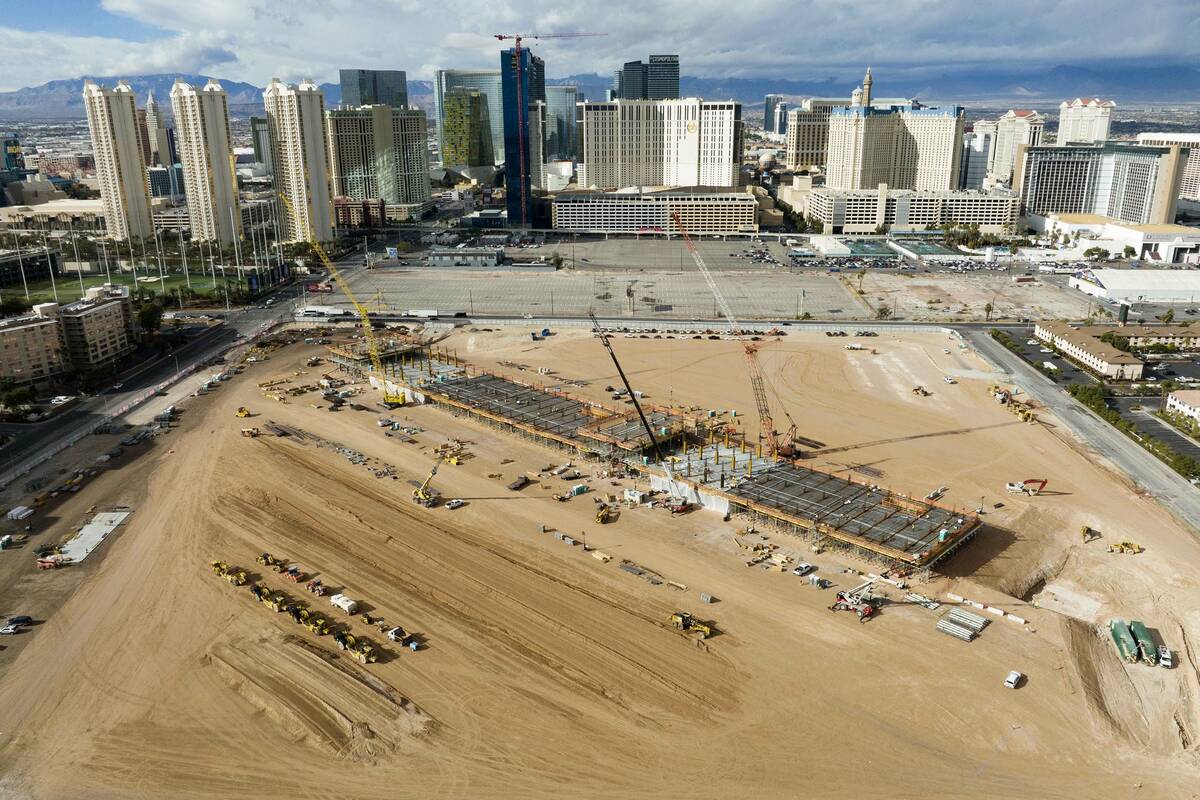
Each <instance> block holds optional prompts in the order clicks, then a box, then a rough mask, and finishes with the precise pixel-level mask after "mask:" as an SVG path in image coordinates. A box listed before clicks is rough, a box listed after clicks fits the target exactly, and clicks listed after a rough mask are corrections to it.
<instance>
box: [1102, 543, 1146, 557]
mask: <svg viewBox="0 0 1200 800" xmlns="http://www.w3.org/2000/svg"><path fill="white" fill-rule="evenodd" d="M1108 552H1110V553H1129V554H1130V555H1134V556H1136V555H1137V554H1138V553H1140V552H1142V546H1141V545H1140V544H1138V543H1137V542H1114V543H1113V544H1110V545H1109V546H1108Z"/></svg>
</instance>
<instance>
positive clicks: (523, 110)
mask: <svg viewBox="0 0 1200 800" xmlns="http://www.w3.org/2000/svg"><path fill="white" fill-rule="evenodd" d="M493 36H495V37H496V38H497V39H499V40H500V41H502V42H503V41H504V40H505V39H512V40H513V56H514V59H515V60H516V62H517V63H516V75H517V80H516V84H517V119H518V123H517V142H518V144H517V151H518V153H517V156H518V157H517V161H518V163H519V165H520V171H519V172H518V173H517V174H518V175H519V176H520V181H521V224H522V225H527V224H528V222H529V221H528V219H527V218H526V209H527V208H528V207H529V206H528V200H527V198H526V196H525V191H526V190H525V184H526V181H527V178H528V174H529V168H528V166H527V165H526V163H525V160H526V159H525V126H524V125H522V124H520V118H521V115H522V114H524V115H526V118H528V114H529V109H528V108H527V107H526V100H525V98H524V97H523V95H522V92H521V41H522V40H524V39H575V38H579V37H583V36H608V34H607V33H581V32H567V33H496V34H493ZM505 158H506V159H507V158H508V155H507V154H505ZM511 223H512V220H509V224H511Z"/></svg>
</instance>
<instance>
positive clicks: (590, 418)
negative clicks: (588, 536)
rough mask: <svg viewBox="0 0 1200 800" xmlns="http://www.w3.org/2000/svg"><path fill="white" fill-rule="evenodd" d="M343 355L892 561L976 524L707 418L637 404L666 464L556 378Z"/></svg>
mask: <svg viewBox="0 0 1200 800" xmlns="http://www.w3.org/2000/svg"><path fill="white" fill-rule="evenodd" d="M353 355H354V354H353V353H351V352H350V351H347V350H346V349H345V348H330V350H329V357H330V360H331V361H332V362H334V363H335V364H337V365H338V366H339V367H340V368H342V369H343V370H345V371H347V372H350V373H351V374H353V375H355V376H357V377H360V378H366V379H368V380H369V381H370V382H371V384H372V385H373V386H374V387H376V388H381V389H382V388H386V389H387V390H388V391H389V392H394V393H397V394H403V395H404V396H405V397H406V399H407V400H408V401H409V402H417V403H435V404H439V405H443V406H446V407H447V408H448V409H450V410H452V411H453V412H454V413H457V414H462V415H465V416H469V417H472V418H474V419H476V420H479V421H483V422H485V423H486V424H489V425H491V426H493V427H497V428H499V429H501V430H505V431H507V432H510V433H513V434H517V435H521V436H523V437H525V438H529V439H532V440H533V441H537V442H539V443H542V444H549V445H551V446H554V447H558V448H566V449H569V450H573V451H577V452H580V453H583V454H585V455H589V456H591V457H595V458H620V459H621V460H622V461H624V462H625V463H626V464H627V465H628V466H629V467H630V468H632V469H635V470H637V471H639V472H641V473H643V474H645V475H646V476H647V477H648V478H649V479H650V482H651V486H652V487H653V488H655V489H658V490H662V491H667V492H670V493H671V494H672V495H676V496H682V497H686V499H688V500H689V501H691V502H694V503H698V504H700V505H702V506H704V507H706V508H709V509H713V510H716V511H718V512H721V513H727V514H744V515H748V516H750V517H751V519H752V520H754V521H755V522H757V523H759V524H770V525H773V526H777V527H780V528H782V529H784V530H786V531H788V532H790V533H793V534H796V535H799V536H803V537H805V538H809V539H813V540H814V541H818V542H820V543H822V544H823V545H826V546H838V547H844V548H848V549H851V550H854V551H856V552H858V553H859V554H861V555H865V556H867V557H869V558H872V559H877V560H882V561H884V562H886V563H888V564H889V565H892V566H897V567H906V568H909V569H925V568H929V567H932V566H934V565H935V564H937V563H939V562H941V561H943V560H944V559H945V558H947V557H948V556H949V555H951V554H952V553H954V552H955V551H957V550H958V549H959V548H960V547H962V546H963V545H964V544H966V543H967V542H968V541H970V540H971V539H972V538H973V537H974V536H975V535H976V534H977V533H978V532H979V530H980V527H981V524H980V520H979V518H978V517H977V516H975V515H974V514H970V513H966V512H963V511H960V510H957V509H953V508H949V507H947V506H943V505H940V504H938V503H935V502H930V501H928V500H918V499H915V498H911V497H907V496H905V495H902V494H898V493H895V492H891V491H889V490H887V489H885V488H882V487H880V486H877V485H872V484H868V483H866V482H860V481H856V480H854V479H851V478H849V477H845V476H841V475H837V474H834V473H832V472H826V471H822V470H818V469H813V468H811V467H807V466H803V465H801V464H800V463H797V462H795V461H785V460H782V459H779V458H775V457H771V456H769V455H766V454H764V453H762V451H761V447H760V446H758V445H749V444H747V443H746V442H745V441H744V439H743V437H742V436H741V434H740V433H732V432H731V431H730V430H729V429H728V428H727V427H724V423H723V422H716V423H715V424H714V421H713V420H711V419H709V418H706V417H702V416H697V415H690V414H686V413H683V412H680V411H678V410H674V409H668V408H663V407H659V406H654V405H648V404H645V403H643V410H645V411H646V412H647V420H648V422H649V424H650V426H651V428H652V429H654V430H655V431H656V434H655V438H656V439H658V440H659V444H660V445H661V446H663V447H664V448H667V449H666V450H665V451H664V456H665V457H666V459H667V462H668V464H669V465H670V469H669V471H668V468H667V464H662V463H653V459H652V453H653V451H652V442H651V441H650V438H649V436H648V435H647V434H646V431H645V429H644V428H643V426H642V424H641V421H640V420H639V419H638V417H637V415H636V413H634V411H633V410H632V409H628V410H626V409H623V410H615V409H612V408H608V407H607V406H604V405H602V404H600V403H595V402H592V401H588V400H582V399H578V398H575V397H573V396H572V395H570V394H569V393H567V392H565V391H563V390H562V389H560V388H557V387H554V388H552V387H545V386H535V385H532V384H529V383H523V382H521V381H518V380H515V379H513V378H509V377H505V376H503V375H499V374H495V373H491V372H487V371H484V370H479V369H476V368H474V367H472V366H471V365H468V364H466V363H464V362H462V361H461V360H459V359H458V358H457V357H456V356H454V355H453V354H450V353H447V352H439V351H437V350H434V349H430V348H420V347H416V348H404V349H403V352H399V349H398V351H397V352H396V355H395V357H394V358H392V359H390V360H387V361H385V363H384V370H385V372H386V376H378V375H375V374H372V373H371V372H370V369H369V365H368V364H366V363H364V360H363V359H361V358H355V357H351V356H353ZM385 384H386V387H385Z"/></svg>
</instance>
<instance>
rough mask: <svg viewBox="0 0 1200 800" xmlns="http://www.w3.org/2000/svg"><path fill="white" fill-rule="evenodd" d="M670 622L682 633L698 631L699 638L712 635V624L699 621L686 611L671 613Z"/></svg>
mask: <svg viewBox="0 0 1200 800" xmlns="http://www.w3.org/2000/svg"><path fill="white" fill-rule="evenodd" d="M671 624H672V625H673V626H675V628H676V629H678V630H681V631H683V632H684V633H698V634H700V638H701V639H707V638H708V637H710V636H712V625H710V624H708V623H707V622H701V621H700V620H698V619H696V618H695V617H693V616H692V615H691V614H689V613H687V612H686V611H676V612H675V613H674V614H672V615H671Z"/></svg>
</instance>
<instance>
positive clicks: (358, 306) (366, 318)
mask: <svg viewBox="0 0 1200 800" xmlns="http://www.w3.org/2000/svg"><path fill="white" fill-rule="evenodd" d="M279 198H280V199H281V200H282V201H283V204H284V205H285V206H287V209H288V212H289V213H291V212H293V211H294V210H295V209H294V208H293V206H292V201H291V200H289V199H288V198H287V196H286V195H285V194H284V193H283V192H279ZM308 243H309V244H310V245H312V249H313V252H315V253H316V254H317V257H318V258H319V259H321V264H322V265H323V266H324V267H325V269H326V270H328V271H329V274H330V276H332V277H333V279H334V281H336V282H337V285H338V288H339V289H341V290H342V294H344V295H346V299H347V300H349V301H350V304H351V305H352V306H354V310H355V311H356V312H358V319H359V321H360V322H361V323H362V331H363V340H364V341H365V342H366V343H367V354H368V355H370V357H371V367H372V368H373V369H374V370H375V373H376V374H377V375H378V376H379V379H380V380H384V377H385V373H384V371H383V362H382V361H381V360H380V358H379V345H378V343H376V341H375V330H374V329H373V328H372V327H371V312H370V311H368V310H367V307H366V306H365V305H363V304H362V303H360V302H359V301H358V298H357V297H355V296H354V292H352V291H350V286H349V284H347V283H346V280H345V279H344V278H343V277H342V273H340V272H338V270H337V267H335V266H334V265H333V261H332V260H330V258H329V256H328V255H327V254H326V253H325V250H324V249H323V248H322V247H321V243H320V242H318V241H317V240H316V239H315V238H314V237H312V236H309V238H308ZM383 402H384V403H386V404H387V405H396V406H402V405H404V395H403V394H392V393H391V392H389V391H388V390H387V384H386V383H385V384H384V389H383Z"/></svg>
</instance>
